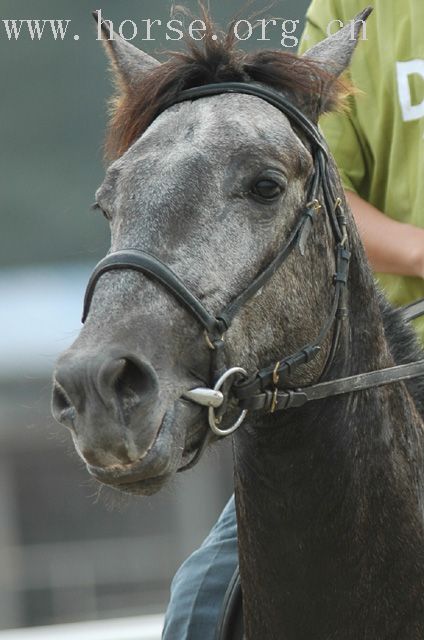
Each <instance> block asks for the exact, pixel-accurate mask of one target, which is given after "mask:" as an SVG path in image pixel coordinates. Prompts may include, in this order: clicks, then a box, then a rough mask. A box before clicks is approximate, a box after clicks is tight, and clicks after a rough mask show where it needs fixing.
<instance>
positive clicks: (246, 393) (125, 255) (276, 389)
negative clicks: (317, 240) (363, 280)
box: [82, 82, 424, 466]
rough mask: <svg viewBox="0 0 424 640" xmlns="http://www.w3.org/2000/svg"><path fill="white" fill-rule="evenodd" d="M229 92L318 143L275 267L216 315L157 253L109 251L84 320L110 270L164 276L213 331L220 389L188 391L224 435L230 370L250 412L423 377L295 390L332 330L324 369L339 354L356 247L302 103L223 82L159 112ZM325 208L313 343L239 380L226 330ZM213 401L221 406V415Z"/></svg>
mask: <svg viewBox="0 0 424 640" xmlns="http://www.w3.org/2000/svg"><path fill="white" fill-rule="evenodd" d="M223 93H241V94H247V95H250V96H255V97H258V98H261V99H262V100H264V101H266V102H268V103H269V104H271V105H273V106H274V107H276V108H277V109H279V110H280V111H281V112H282V113H284V114H285V115H286V116H287V117H288V119H289V120H290V122H291V124H292V125H294V126H295V127H297V128H298V129H300V130H301V131H302V132H303V134H304V135H305V136H306V137H307V139H308V141H309V143H310V145H311V153H312V155H313V159H314V173H313V175H312V177H311V181H310V185H309V188H308V195H307V198H306V201H305V205H304V207H303V211H302V212H301V214H300V216H299V218H298V221H297V222H296V223H295V225H294V227H293V229H292V231H291V233H290V234H289V237H288V238H287V240H286V241H285V242H284V243H283V245H282V246H281V247H280V249H279V251H278V252H277V254H276V256H275V257H274V258H273V260H272V261H271V262H270V263H269V264H268V266H267V267H266V268H265V269H264V270H263V271H261V272H260V273H259V274H258V275H257V276H256V277H255V278H254V279H253V281H252V282H251V283H250V284H249V285H248V286H247V287H246V288H245V289H244V290H243V291H242V292H241V293H240V294H239V295H238V296H236V297H235V298H234V299H233V300H232V301H231V302H230V303H229V304H228V305H227V306H226V308H225V309H223V310H222V311H221V313H219V314H218V315H217V316H216V317H215V316H213V315H212V314H210V313H209V311H208V310H207V309H206V308H205V307H204V305H203V304H202V303H201V302H200V301H199V300H198V298H197V297H196V296H195V295H194V294H193V293H191V291H190V290H189V289H188V288H187V286H186V285H185V284H184V282H183V281H182V280H181V279H180V277H179V276H177V275H176V274H175V273H174V272H173V271H172V270H171V269H170V268H169V267H168V266H167V265H165V264H164V263H163V262H161V261H160V260H159V259H158V258H157V257H156V256H154V255H152V254H150V253H148V252H147V251H143V250H139V249H126V250H121V251H116V252H113V253H110V254H108V255H107V256H106V257H105V258H103V259H102V260H101V261H100V262H99V263H98V265H97V266H96V267H95V269H94V271H93V273H92V275H91V277H90V280H89V282H88V285H87V290H86V294H85V299H84V311H83V318H82V321H83V322H85V320H86V318H87V315H88V313H89V310H90V305H91V302H92V298H93V295H94V291H95V287H96V284H97V282H98V280H99V278H100V277H101V276H102V275H103V274H104V273H106V272H109V271H115V270H122V269H132V270H135V271H138V272H141V273H143V274H145V275H147V276H148V277H150V278H153V279H154V280H157V281H158V282H159V283H160V284H161V285H162V286H163V287H164V288H165V289H166V290H167V291H168V292H170V293H171V294H172V295H173V296H174V297H175V299H176V300H178V302H179V303H180V304H181V305H182V306H183V307H184V308H185V309H186V310H188V311H189V312H190V313H191V314H192V316H193V317H194V318H195V319H196V320H197V321H198V322H199V323H200V324H201V325H202V326H203V327H204V329H205V330H206V332H207V342H208V345H209V347H210V349H211V381H212V386H214V385H215V386H214V388H213V389H195V390H191V391H190V392H188V393H187V394H186V397H187V398H189V399H190V400H192V401H193V402H197V403H199V404H202V405H205V406H209V407H210V409H209V411H210V414H209V423H210V426H211V428H212V430H213V431H214V432H215V433H216V434H217V435H227V434H228V433H231V432H232V430H234V428H232V429H228V430H226V431H223V430H220V429H219V428H218V425H219V424H220V422H221V420H222V416H223V413H224V412H225V409H226V404H227V397H226V396H225V395H224V394H222V393H221V388H222V387H223V385H224V381H225V387H226V389H225V390H226V392H227V395H228V392H229V382H228V379H229V378H230V376H231V375H234V374H232V371H234V372H236V373H235V375H237V377H238V380H237V379H236V381H235V383H233V385H232V386H231V393H232V394H233V395H234V396H235V397H236V398H237V401H238V405H239V406H240V408H241V409H243V410H244V412H243V414H242V415H243V417H244V415H245V413H246V411H247V410H250V411H251V410H253V411H258V410H264V411H271V412H273V411H278V410H283V409H288V408H290V407H299V406H302V405H303V404H305V403H306V402H309V401H310V400H318V399H322V398H328V397H330V396H335V395H340V394H344V393H351V392H353V391H359V390H362V389H367V388H370V387H375V386H379V385H383V384H389V383H391V382H396V381H400V380H407V379H410V378H413V377H417V376H420V375H424V360H419V361H417V362H412V363H409V364H403V365H398V366H394V367H390V368H388V369H382V370H379V371H372V372H368V373H362V374H359V375H356V376H350V377H348V378H342V379H339V380H331V381H329V382H320V383H318V384H315V385H310V386H307V387H304V388H301V389H291V388H288V383H289V378H290V376H291V374H292V373H293V372H294V371H295V369H297V367H299V366H300V365H302V364H304V363H306V362H309V361H310V360H311V359H312V358H314V357H315V356H316V355H317V353H318V352H319V351H320V347H321V344H322V343H323V341H324V339H325V338H326V336H327V335H328V334H329V332H330V330H331V329H332V330H333V342H332V347H331V349H330V354H329V357H328V359H327V363H326V366H325V370H324V373H325V372H326V371H328V369H329V366H330V365H331V362H332V360H333V357H334V355H335V353H336V350H337V346H338V340H339V335H340V332H341V326H342V322H343V319H344V318H345V317H346V315H347V305H346V289H347V280H348V270H349V258H350V252H349V248H348V235H347V227H346V217H345V215H344V212H343V209H342V207H341V199H340V198H338V197H336V196H335V194H334V193H333V190H332V185H331V180H330V176H329V172H328V152H327V147H326V145H325V142H324V140H323V138H322V136H321V134H320V132H319V130H318V129H317V127H316V126H315V125H314V124H313V123H312V122H311V121H310V120H308V118H306V116H305V115H304V114H303V113H302V112H301V111H300V110H299V109H297V107H295V106H294V105H293V104H291V103H290V102H289V101H288V100H287V99H286V98H284V96H283V95H281V94H280V93H278V92H277V91H274V90H272V89H269V88H266V87H264V86H262V85H259V84H256V83H240V82H223V83H216V84H209V85H204V86H200V87H195V88H192V89H187V90H184V91H181V92H180V94H179V95H178V96H177V97H176V98H175V99H174V100H172V101H171V102H169V103H166V104H164V105H162V107H161V108H160V109H159V111H158V112H157V113H156V116H155V117H157V116H158V115H160V113H162V112H163V111H165V110H166V109H168V108H169V107H171V106H173V105H175V104H177V103H180V102H183V101H188V100H195V99H199V98H203V97H207V96H214V95H219V94H223ZM323 214H324V215H327V216H328V218H329V222H330V226H331V229H332V232H333V236H334V243H335V263H336V273H335V275H334V277H333V281H332V284H333V286H334V297H333V303H332V306H331V309H330V313H329V315H328V317H327V318H326V320H325V322H324V324H323V326H322V327H321V330H320V331H319V333H318V335H317V337H316V339H315V340H314V341H313V342H311V343H309V344H307V345H305V346H303V347H302V348H301V349H299V350H298V351H297V352H296V353H294V354H292V355H289V356H285V357H282V358H281V359H280V361H278V362H277V363H275V364H273V365H271V366H269V367H265V368H264V369H261V370H260V371H258V372H256V373H255V374H254V375H253V376H249V375H248V374H247V373H246V372H244V373H245V375H244V379H243V380H240V373H239V372H240V371H243V370H240V368H238V367H236V368H234V369H230V370H226V367H225V353H224V342H223V335H224V334H225V332H226V331H227V330H228V328H229V327H230V326H231V323H232V321H233V319H234V317H235V316H236V314H237V313H238V311H239V310H240V309H241V308H242V307H243V306H244V305H245V304H246V303H247V302H248V301H249V300H250V299H251V298H252V297H253V296H254V295H255V294H256V293H257V292H258V291H259V290H260V289H261V288H262V287H263V286H264V285H265V284H266V283H267V282H268V281H269V280H270V278H271V277H272V276H273V275H274V274H275V273H276V271H277V270H278V269H279V268H280V267H281V265H282V264H283V263H284V261H285V260H286V259H287V258H288V256H289V255H290V254H291V252H292V251H293V250H294V249H295V248H297V249H298V250H299V253H300V254H301V255H302V256H303V255H304V253H305V247H306V243H307V241H308V238H309V236H310V232H311V229H312V226H313V224H314V221H315V219H316V217H317V216H318V215H323ZM423 314H424V299H423V300H421V301H418V302H416V303H413V304H412V305H409V306H408V307H406V308H405V309H404V310H403V315H404V317H405V319H407V320H410V319H413V318H416V317H418V316H419V315H423ZM196 392H197V394H196ZM202 393H203V395H202ZM221 396H222V397H221ZM212 403H215V404H212ZM211 407H216V410H217V413H215V409H214V408H212V409H211ZM241 421H242V420H239V421H237V423H236V425H237V426H239V424H241ZM203 445H204V443H203ZM203 445H202V446H201V447H200V449H199V452H198V455H196V457H195V459H194V460H193V461H192V463H190V465H188V466H192V464H194V462H195V461H196V460H197V459H198V457H199V456H200V453H201V451H202V450H203V448H204V447H203Z"/></svg>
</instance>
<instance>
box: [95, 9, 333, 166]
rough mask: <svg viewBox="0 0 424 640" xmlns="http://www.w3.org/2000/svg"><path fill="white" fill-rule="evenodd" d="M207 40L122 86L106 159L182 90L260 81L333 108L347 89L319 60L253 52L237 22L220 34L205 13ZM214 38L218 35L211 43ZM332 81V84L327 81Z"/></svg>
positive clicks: (122, 148) (192, 44)
mask: <svg viewBox="0 0 424 640" xmlns="http://www.w3.org/2000/svg"><path fill="white" fill-rule="evenodd" d="M202 14H203V15H202V19H203V20H204V22H205V24H206V32H205V37H204V38H203V40H202V41H201V42H199V43H197V42H195V41H194V40H193V39H192V38H190V37H189V36H188V35H186V37H185V43H186V50H185V51H184V52H168V58H167V60H166V61H165V62H164V63H163V64H161V65H160V66H158V67H157V68H154V69H153V70H152V71H150V72H149V73H148V74H147V75H146V76H144V78H143V80H142V81H141V82H140V85H139V86H136V87H134V86H122V84H121V85H120V93H119V95H118V96H116V97H115V99H114V100H113V103H112V105H113V106H112V118H111V121H110V123H109V128H108V134H107V138H106V145H105V152H106V154H105V155H106V159H107V160H109V161H111V160H113V159H116V158H117V157H119V156H121V155H122V154H123V153H125V151H126V150H127V149H128V148H129V147H130V146H131V145H132V144H133V142H134V141H135V140H136V139H137V138H139V137H140V136H141V135H142V134H143V133H144V131H145V130H146V129H147V127H148V126H149V125H150V124H151V122H152V121H153V119H154V118H155V115H156V113H157V112H158V111H159V110H160V107H161V105H162V104H164V103H165V102H169V101H172V100H173V98H174V97H175V96H177V95H178V93H179V92H180V91H181V90H183V89H189V88H191V87H195V86H200V85H204V84H208V83H213V82H223V81H234V82H249V81H252V80H253V81H256V82H261V83H263V84H266V85H268V86H271V87H274V88H277V89H280V90H285V91H289V92H290V93H291V94H292V95H293V98H294V99H295V100H296V101H297V102H298V103H299V105H302V104H309V105H311V104H315V105H316V109H317V111H318V105H319V104H320V102H321V101H323V102H325V104H326V110H330V109H332V108H334V107H335V106H336V105H337V104H338V103H339V101H340V96H341V94H346V86H345V85H343V84H342V83H341V82H340V81H339V80H337V79H336V78H334V77H332V76H329V74H328V72H327V71H325V70H324V69H323V68H322V67H321V66H320V65H319V64H318V63H317V62H316V61H314V60H312V59H308V58H305V57H300V56H297V55H295V54H293V53H287V52H285V51H279V50H262V51H257V52H253V53H247V52H244V51H242V50H241V49H240V48H239V47H238V46H237V45H238V40H237V38H236V36H235V35H234V29H233V23H232V24H230V26H229V28H228V30H227V32H220V31H219V29H218V28H217V26H216V25H215V24H214V23H213V21H212V19H211V18H210V16H209V15H208V14H207V12H206V10H204V9H203V11H202ZM214 34H219V35H218V37H217V39H213V38H212V36H213V35H214ZM329 79H330V80H331V82H329Z"/></svg>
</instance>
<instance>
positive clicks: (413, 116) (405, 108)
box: [396, 58, 424, 122]
mask: <svg viewBox="0 0 424 640" xmlns="http://www.w3.org/2000/svg"><path fill="white" fill-rule="evenodd" d="M396 72H397V81H398V91H399V102H400V106H401V109H402V115H403V120H404V121H405V122H410V121H411V120H419V119H420V118H423V117H424V100H423V101H422V102H421V103H420V104H412V96H411V90H410V85H409V76H412V75H419V76H421V78H422V79H423V80H424V60H421V59H419V58H417V59H416V60H408V62H396Z"/></svg>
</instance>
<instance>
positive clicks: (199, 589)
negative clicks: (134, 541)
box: [163, 0, 424, 640]
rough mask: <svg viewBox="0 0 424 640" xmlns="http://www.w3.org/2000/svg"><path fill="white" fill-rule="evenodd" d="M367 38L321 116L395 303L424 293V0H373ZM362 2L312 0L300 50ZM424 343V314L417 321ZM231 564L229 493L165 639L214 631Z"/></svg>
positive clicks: (180, 592) (186, 574) (191, 639)
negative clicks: (342, 94) (348, 86)
mask: <svg viewBox="0 0 424 640" xmlns="http://www.w3.org/2000/svg"><path fill="white" fill-rule="evenodd" d="M370 4H372V5H373V6H374V12H373V14H372V15H371V17H370V18H369V20H368V22H367V25H366V32H365V33H366V40H365V41H364V42H361V43H360V45H359V46H358V48H357V50H356V52H355V55H354V56H353V60H352V63H351V66H350V74H351V78H352V81H353V84H354V85H355V86H356V87H358V88H359V89H360V90H361V91H360V92H358V93H356V94H355V95H354V96H352V97H351V98H350V100H351V108H350V111H349V113H348V114H339V113H335V114H330V115H327V116H324V118H323V119H322V120H321V122H320V125H321V128H322V130H323V132H324V135H325V137H326V139H327V141H328V143H329V146H330V149H331V151H332V153H333V155H334V157H335V159H336V162H337V164H338V168H339V171H340V174H341V178H342V182H343V186H344V189H345V193H346V197H347V200H348V202H349V204H350V206H351V208H352V211H353V214H354V217H355V220H356V222H357V224H358V228H359V231H360V234H361V237H362V240H363V242H364V245H365V248H366V251H367V253H368V257H369V259H370V262H371V265H372V267H373V268H374V270H375V271H376V272H377V277H378V280H379V282H380V284H381V285H382V286H383V287H384V289H385V292H386V294H387V296H388V297H389V299H390V300H391V301H392V302H393V303H394V304H396V305H400V304H406V303H408V302H410V301H412V300H414V299H416V298H420V297H424V280H423V278H424V228H423V227H424V212H423V209H422V202H423V201H424V181H423V180H420V178H421V176H422V175H423V174H424V91H423V86H424V83H423V80H424V40H423V38H422V34H421V27H422V25H423V24H424V3H423V2H422V0H405V1H404V2H402V3H399V2H397V0H374V2H370ZM363 8H364V0H313V1H312V3H311V5H310V7H309V9H308V12H307V23H306V28H305V31H304V34H303V39H302V42H301V45H300V52H302V53H303V52H304V51H306V50H307V49H309V48H310V47H311V46H312V45H314V44H315V43H317V42H319V41H320V40H322V39H323V38H324V37H326V36H327V35H329V34H330V32H334V30H335V29H336V25H337V24H339V26H342V25H341V23H340V22H339V23H337V21H341V22H342V23H343V24H346V23H347V22H349V20H351V18H352V17H353V16H355V15H357V14H358V13H359V12H360V11H361V10H362V9H363ZM416 326H417V330H418V333H419V335H420V337H421V339H422V340H423V342H424V320H423V319H422V320H421V321H420V322H419V323H417V325H416ZM236 566H237V525H236V516H235V507H234V497H232V498H231V499H230V501H229V502H228V504H227V506H226V507H225V509H224V511H223V513H222V515H221V516H220V518H219V520H218V522H217V524H216V525H215V527H214V528H213V529H212V531H211V532H210V534H209V536H208V537H207V538H206V540H205V541H204V542H203V544H202V546H201V547H200V548H199V549H198V550H197V551H195V553H193V554H192V555H191V556H190V557H189V558H188V559H187V560H186V561H185V563H184V564H183V565H182V566H181V567H180V569H179V571H178V572H177V574H176V576H175V578H174V580H173V583H172V587H171V600H170V604H169V606H168V610H167V613H166V619H165V628H164V632H163V640H197V639H199V640H213V639H214V637H215V628H216V624H217V620H218V618H219V614H220V610H221V605H222V602H223V598H224V594H225V591H226V589H227V585H228V583H229V581H230V579H231V577H232V575H233V573H234V571H235V569H236Z"/></svg>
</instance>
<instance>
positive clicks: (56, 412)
mask: <svg viewBox="0 0 424 640" xmlns="http://www.w3.org/2000/svg"><path fill="white" fill-rule="evenodd" d="M52 413H53V416H54V418H55V419H56V420H57V421H58V422H60V423H61V424H65V425H66V426H68V427H71V428H72V427H73V424H74V421H75V418H76V409H75V407H74V406H73V404H72V402H71V401H70V399H69V397H68V395H67V393H66V391H65V390H64V389H63V388H62V387H61V386H60V384H59V383H58V382H57V380H56V381H55V383H54V387H53V397H52Z"/></svg>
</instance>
